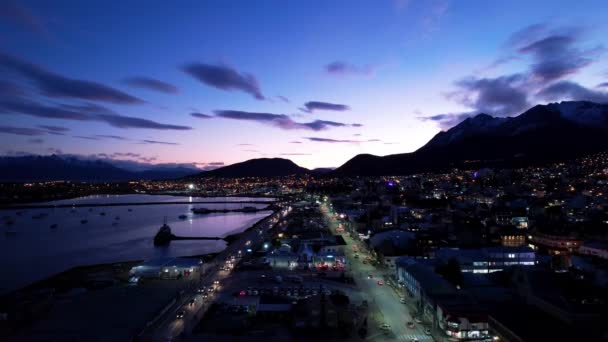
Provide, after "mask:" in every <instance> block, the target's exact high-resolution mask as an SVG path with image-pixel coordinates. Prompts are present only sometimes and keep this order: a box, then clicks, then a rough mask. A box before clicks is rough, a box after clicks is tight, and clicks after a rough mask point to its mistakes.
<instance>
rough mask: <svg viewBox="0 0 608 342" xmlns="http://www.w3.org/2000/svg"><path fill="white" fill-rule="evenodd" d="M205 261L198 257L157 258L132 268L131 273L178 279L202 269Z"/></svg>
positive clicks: (145, 276) (142, 276) (141, 275)
mask: <svg viewBox="0 0 608 342" xmlns="http://www.w3.org/2000/svg"><path fill="white" fill-rule="evenodd" d="M202 267H203V261H202V260H200V259H196V258H157V259H150V260H147V261H144V262H143V263H141V264H140V265H138V266H135V267H133V268H131V270H130V272H129V274H130V275H131V276H135V277H140V278H160V279H178V278H181V277H184V276H190V275H191V274H193V273H195V272H199V274H200V272H201V271H202Z"/></svg>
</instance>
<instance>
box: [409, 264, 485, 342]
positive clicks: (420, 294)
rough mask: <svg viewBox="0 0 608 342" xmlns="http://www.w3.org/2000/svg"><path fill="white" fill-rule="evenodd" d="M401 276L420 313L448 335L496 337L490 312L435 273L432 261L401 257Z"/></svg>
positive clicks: (473, 338) (476, 338)
mask: <svg viewBox="0 0 608 342" xmlns="http://www.w3.org/2000/svg"><path fill="white" fill-rule="evenodd" d="M397 277H398V281H399V283H401V284H403V286H404V287H405V289H406V291H407V292H408V294H410V296H411V297H412V298H413V302H414V304H415V306H416V309H417V312H418V313H419V314H420V316H422V317H423V318H424V319H426V320H429V321H431V322H432V324H433V326H434V327H435V328H438V329H440V330H441V331H443V332H444V333H445V335H446V336H448V337H450V338H451V339H454V340H457V341H460V340H463V341H464V340H466V341H484V342H485V341H488V342H489V341H492V337H491V336H490V333H489V325H488V315H487V313H486V312H485V311H484V310H482V309H481V308H480V307H479V306H477V305H476V304H475V303H474V302H473V301H472V300H471V299H470V298H469V297H467V296H466V295H465V294H464V293H463V292H461V291H459V290H457V289H456V288H454V286H452V284H450V283H449V282H448V281H447V280H445V279H444V278H443V277H441V276H440V275H439V274H437V273H435V272H434V271H433V268H432V266H431V265H429V264H423V263H415V262H412V260H411V259H408V258H402V259H399V260H398V261H397Z"/></svg>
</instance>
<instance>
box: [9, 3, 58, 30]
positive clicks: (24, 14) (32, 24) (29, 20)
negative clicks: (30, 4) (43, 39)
mask: <svg viewBox="0 0 608 342" xmlns="http://www.w3.org/2000/svg"><path fill="white" fill-rule="evenodd" d="M0 17H1V18H5V19H7V20H10V21H12V22H14V23H16V24H18V25H20V26H23V27H25V28H27V29H28V30H30V31H32V32H34V33H37V34H42V35H44V36H48V31H47V28H46V26H45V25H44V23H43V22H42V20H40V18H39V17H37V16H36V15H34V14H33V13H32V12H31V11H30V10H29V9H27V8H26V7H24V6H21V5H20V4H18V3H17V2H16V1H13V0H3V1H0Z"/></svg>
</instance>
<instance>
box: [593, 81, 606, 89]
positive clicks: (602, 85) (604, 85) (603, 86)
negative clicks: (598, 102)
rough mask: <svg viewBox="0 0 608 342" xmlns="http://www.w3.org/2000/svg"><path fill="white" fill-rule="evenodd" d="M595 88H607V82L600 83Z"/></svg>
mask: <svg viewBox="0 0 608 342" xmlns="http://www.w3.org/2000/svg"><path fill="white" fill-rule="evenodd" d="M595 87H596V88H608V82H604V83H600V84H598V85H596V86H595Z"/></svg>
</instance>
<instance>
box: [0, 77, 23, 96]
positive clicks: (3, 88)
mask: <svg viewBox="0 0 608 342" xmlns="http://www.w3.org/2000/svg"><path fill="white" fill-rule="evenodd" d="M24 94H25V91H24V90H23V89H22V88H21V87H20V86H18V85H17V84H15V83H13V82H10V81H5V80H0V96H22V95H24Z"/></svg>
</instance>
